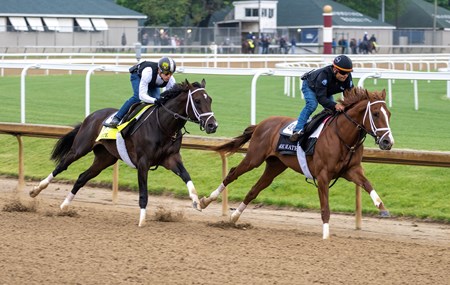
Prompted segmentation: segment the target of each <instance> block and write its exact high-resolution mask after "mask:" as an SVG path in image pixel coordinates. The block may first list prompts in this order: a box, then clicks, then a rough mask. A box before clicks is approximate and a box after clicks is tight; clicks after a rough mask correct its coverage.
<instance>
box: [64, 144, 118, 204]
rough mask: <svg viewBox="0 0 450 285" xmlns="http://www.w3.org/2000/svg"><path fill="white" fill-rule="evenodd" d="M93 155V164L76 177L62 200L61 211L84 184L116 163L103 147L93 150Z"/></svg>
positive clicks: (114, 158) (115, 159)
mask: <svg viewBox="0 0 450 285" xmlns="http://www.w3.org/2000/svg"><path fill="white" fill-rule="evenodd" d="M94 154H95V158H94V162H93V163H92V165H91V166H90V167H89V168H88V169H87V170H86V171H84V172H83V173H81V174H80V176H78V179H77V181H76V182H75V184H74V185H73V188H72V190H71V191H70V193H69V194H67V197H66V199H64V202H63V203H62V204H61V206H60V207H61V210H64V209H66V208H67V207H68V206H69V204H70V202H71V201H72V200H73V198H74V197H75V195H76V194H77V192H78V190H80V188H81V187H83V186H84V185H85V184H86V182H88V181H89V180H91V179H92V178H94V177H96V176H97V175H99V174H100V172H102V171H103V170H104V169H105V168H107V167H108V166H111V165H113V164H114V163H115V162H116V161H117V158H116V157H115V156H113V155H111V154H110V153H109V152H108V151H107V150H106V149H105V148H104V147H103V146H99V147H97V148H95V149H94Z"/></svg>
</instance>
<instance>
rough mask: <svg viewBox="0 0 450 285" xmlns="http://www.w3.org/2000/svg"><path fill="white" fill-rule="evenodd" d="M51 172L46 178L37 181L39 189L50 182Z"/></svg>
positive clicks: (45, 186) (51, 178)
mask: <svg viewBox="0 0 450 285" xmlns="http://www.w3.org/2000/svg"><path fill="white" fill-rule="evenodd" d="M53 178H54V177H53V174H52V173H50V174H49V175H48V176H47V178H45V179H44V180H42V181H41V182H39V186H38V188H39V190H42V189H45V188H47V186H48V184H50V182H51V181H52V180H53Z"/></svg>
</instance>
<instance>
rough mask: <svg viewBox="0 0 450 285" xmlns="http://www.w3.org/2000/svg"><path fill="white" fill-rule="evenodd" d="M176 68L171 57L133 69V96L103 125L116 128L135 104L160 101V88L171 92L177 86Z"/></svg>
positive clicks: (142, 63)
mask: <svg viewBox="0 0 450 285" xmlns="http://www.w3.org/2000/svg"><path fill="white" fill-rule="evenodd" d="M176 68H177V67H176V64H175V61H174V60H173V59H172V58H170V57H163V58H161V59H160V60H159V62H151V61H143V62H141V63H139V64H136V65H134V66H133V67H131V68H130V73H131V75H130V81H131V87H132V88H133V96H132V97H130V99H128V100H127V101H125V103H124V104H123V106H122V107H121V108H120V110H119V111H118V112H117V114H116V115H115V116H114V117H113V118H112V120H111V122H105V123H103V125H104V126H106V127H110V128H116V127H117V125H118V124H119V123H120V121H121V120H122V118H123V117H124V116H125V114H126V113H127V112H128V110H129V109H130V107H131V106H132V105H133V104H135V103H138V102H140V101H144V102H146V103H150V104H153V103H155V102H156V100H157V99H159V96H160V92H161V91H160V88H162V87H166V89H167V90H169V89H171V88H172V87H173V86H174V85H175V83H176V82H175V78H174V77H173V76H172V75H173V73H174V72H175V70H176Z"/></svg>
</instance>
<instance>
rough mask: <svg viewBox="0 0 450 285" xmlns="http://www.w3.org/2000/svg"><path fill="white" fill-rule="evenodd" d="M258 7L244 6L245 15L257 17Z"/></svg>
mask: <svg viewBox="0 0 450 285" xmlns="http://www.w3.org/2000/svg"><path fill="white" fill-rule="evenodd" d="M258 15H259V13H258V9H251V8H245V17H258Z"/></svg>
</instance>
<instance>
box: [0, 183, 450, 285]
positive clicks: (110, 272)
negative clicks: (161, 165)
mask: <svg viewBox="0 0 450 285" xmlns="http://www.w3.org/2000/svg"><path fill="white" fill-rule="evenodd" d="M0 185H1V187H0V194H1V195H0V209H3V208H4V207H5V205H6V206H8V205H11V204H12V201H17V199H19V200H20V202H21V203H22V204H23V205H27V206H33V205H35V206H36V212H6V211H0V223H1V233H0V245H1V250H0V257H1V258H0V284H315V283H319V284H383V283H385V284H445V285H448V284H449V280H450V271H449V268H450V267H449V265H450V225H442V224H431V223H421V222H414V221H406V220H394V219H374V218H364V219H363V229H362V230H359V231H357V230H355V229H354V223H355V222H354V218H353V217H352V216H345V215H337V214H332V216H331V222H330V231H331V235H332V238H331V240H330V241H323V240H322V239H321V220H320V215H319V214H318V213H308V212H297V211H288V210H274V209H265V208H257V209H256V208H254V207H248V208H247V210H246V211H245V213H244V214H243V215H242V216H241V219H240V221H239V222H240V225H241V226H240V227H239V228H232V227H228V226H227V224H226V223H223V222H222V221H226V220H227V218H226V217H222V216H221V206H220V204H213V205H211V206H210V207H209V208H208V209H206V210H204V211H203V212H197V211H195V210H192V209H191V208H190V202H189V201H188V200H177V199H173V198H170V197H153V196H152V197H150V199H149V208H148V216H149V217H148V218H149V219H148V221H147V225H146V227H143V228H138V227H137V222H138V216H139V209H138V206H137V204H138V203H137V200H138V195H137V193H128V192H120V193H119V202H118V203H117V204H116V205H113V204H112V203H111V192H110V191H108V190H105V189H98V188H89V187H86V188H83V189H82V190H81V191H80V192H79V193H78V195H77V197H76V198H75V200H74V201H73V202H72V204H71V209H72V211H71V212H70V213H71V214H72V215H62V216H60V215H59V214H60V212H59V210H58V209H59V208H58V207H59V204H60V203H61V202H62V200H63V199H64V197H65V196H66V194H67V193H68V191H69V190H70V185H64V184H51V185H50V186H49V187H48V188H47V189H45V190H44V191H43V192H42V193H41V194H40V195H39V196H38V198H36V199H32V198H29V197H28V191H29V190H30V189H31V186H32V185H34V183H32V184H31V183H30V184H27V186H26V190H25V191H24V192H20V193H17V192H16V191H15V187H16V185H17V182H16V181H15V180H9V179H0ZM232 206H234V205H232ZM160 207H163V208H164V209H165V211H166V212H168V213H172V214H180V213H181V214H183V216H184V219H182V220H180V221H176V222H159V221H157V220H156V219H157V218H156V216H155V212H161V208H160Z"/></svg>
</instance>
